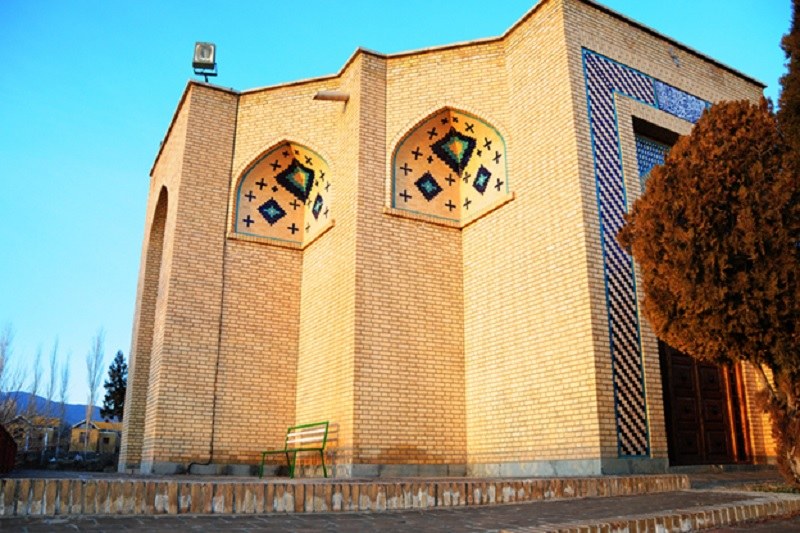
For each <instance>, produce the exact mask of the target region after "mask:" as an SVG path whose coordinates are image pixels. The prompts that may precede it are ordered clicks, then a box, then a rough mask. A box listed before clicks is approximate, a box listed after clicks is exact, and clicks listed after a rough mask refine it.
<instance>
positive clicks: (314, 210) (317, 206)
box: [311, 194, 325, 219]
mask: <svg viewBox="0 0 800 533" xmlns="http://www.w3.org/2000/svg"><path fill="white" fill-rule="evenodd" d="M324 203H325V202H324V200H323V199H322V195H321V194H318V195H317V197H316V198H315V199H314V205H313V206H312V207H311V214H312V215H314V218H315V219H318V218H319V213H320V211H322V206H323V205H324Z"/></svg>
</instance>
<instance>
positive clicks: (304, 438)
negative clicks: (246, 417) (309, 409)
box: [258, 422, 328, 478]
mask: <svg viewBox="0 0 800 533" xmlns="http://www.w3.org/2000/svg"><path fill="white" fill-rule="evenodd" d="M327 442H328V422H314V423H313V424H303V425H301V426H292V427H290V428H289V429H287V430H286V440H285V441H284V443H283V449H280V450H267V451H265V452H261V466H260V467H259V469H258V477H260V478H261V477H264V461H265V460H266V458H267V455H278V454H283V455H285V456H286V462H287V463H288V464H289V477H290V478H294V466H295V463H297V454H298V453H300V452H319V457H320V459H322V474H323V475H324V476H325V477H328V470H327V469H326V468H325V444H326V443H327Z"/></svg>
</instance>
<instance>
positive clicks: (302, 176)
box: [275, 159, 314, 202]
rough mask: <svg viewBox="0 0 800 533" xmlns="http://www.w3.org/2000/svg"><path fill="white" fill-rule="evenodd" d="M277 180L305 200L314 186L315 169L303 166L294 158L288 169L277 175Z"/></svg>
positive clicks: (301, 199) (302, 200)
mask: <svg viewBox="0 0 800 533" xmlns="http://www.w3.org/2000/svg"><path fill="white" fill-rule="evenodd" d="M275 181H277V182H278V183H279V184H280V185H282V186H283V187H284V188H285V189H286V190H287V191H289V192H290V193H292V194H293V195H295V196H296V197H297V198H298V199H299V200H300V201H301V202H305V201H306V200H308V196H309V194H310V193H311V188H312V187H313V186H314V171H313V170H311V169H310V168H308V167H305V166H303V165H302V164H301V163H300V162H299V161H298V160H297V159H292V162H291V163H290V164H289V166H288V167H287V168H286V170H284V171H283V172H281V173H280V174H278V175H276V176H275Z"/></svg>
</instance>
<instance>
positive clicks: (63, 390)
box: [56, 353, 72, 455]
mask: <svg viewBox="0 0 800 533" xmlns="http://www.w3.org/2000/svg"><path fill="white" fill-rule="evenodd" d="M70 359H72V354H71V353H68V354H67V356H66V358H65V359H64V361H63V362H62V366H61V374H60V375H59V378H60V380H59V382H58V403H59V415H58V419H59V424H60V425H59V435H58V437H56V455H58V451H59V446H60V444H61V426H63V425H64V424H66V420H65V419H66V417H67V389H68V388H69V361H70Z"/></svg>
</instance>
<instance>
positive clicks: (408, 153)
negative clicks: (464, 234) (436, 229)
mask: <svg viewBox="0 0 800 533" xmlns="http://www.w3.org/2000/svg"><path fill="white" fill-rule="evenodd" d="M391 179H392V191H391V206H392V208H393V209H395V210H397V211H398V212H400V213H402V212H406V213H409V214H412V215H425V216H427V217H432V218H434V219H440V220H445V221H448V222H450V223H456V224H457V225H459V226H463V225H465V224H467V223H469V222H470V221H472V220H474V219H475V218H477V217H479V216H481V215H483V214H485V213H486V212H487V211H490V210H492V209H494V208H496V207H498V206H499V205H502V204H503V203H505V202H506V201H508V200H509V199H510V194H511V193H510V186H509V180H508V165H507V163H506V142H505V139H504V138H503V135H502V134H501V133H500V132H499V131H498V130H497V129H496V128H495V127H494V126H492V125H491V124H489V123H488V122H486V121H484V120H482V119H480V118H478V117H476V116H474V115H472V114H470V113H467V112H465V111H460V110H456V109H453V108H450V107H445V108H443V109H440V110H439V111H437V112H435V113H433V114H432V115H430V116H428V117H427V118H425V119H424V120H422V121H421V122H419V123H417V125H416V126H415V127H414V128H413V129H412V130H411V131H409V132H408V133H407V134H406V135H405V136H403V138H402V139H401V140H400V142H398V144H397V146H396V147H395V150H394V153H393V154H392V178H391Z"/></svg>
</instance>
